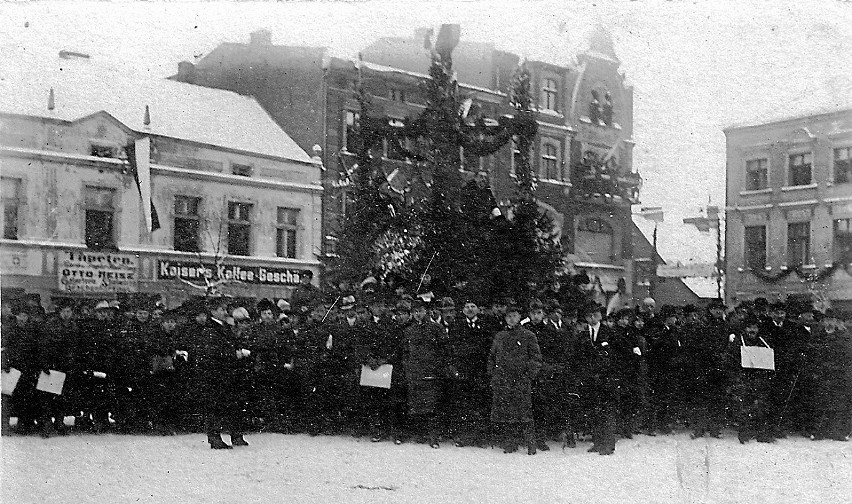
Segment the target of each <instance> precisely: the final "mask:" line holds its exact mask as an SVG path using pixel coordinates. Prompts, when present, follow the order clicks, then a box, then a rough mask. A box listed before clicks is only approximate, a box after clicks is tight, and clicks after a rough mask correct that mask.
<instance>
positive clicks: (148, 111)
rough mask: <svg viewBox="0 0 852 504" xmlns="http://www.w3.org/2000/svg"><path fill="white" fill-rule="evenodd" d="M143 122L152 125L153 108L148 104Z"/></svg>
mask: <svg viewBox="0 0 852 504" xmlns="http://www.w3.org/2000/svg"><path fill="white" fill-rule="evenodd" d="M142 123H143V124H144V125H145V126H150V125H151V109H150V108H148V105H145V117H144V118H143V119H142Z"/></svg>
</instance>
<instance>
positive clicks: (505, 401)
mask: <svg viewBox="0 0 852 504" xmlns="http://www.w3.org/2000/svg"><path fill="white" fill-rule="evenodd" d="M520 321H521V310H520V308H518V306H516V305H512V306H509V307H507V309H506V326H507V329H506V330H504V331H500V332H499V333H497V335H496V336H495V337H494V342H493V344H492V345H491V351H490V353H489V355H488V370H489V373H490V374H491V390H492V393H493V401H492V405H491V421H492V422H494V423H496V424H498V425H499V426H500V428H501V430H502V432H503V439H504V440H503V452H504V453H511V452H514V451H516V450H517V449H518V438H519V437H520V435H521V434H522V435H523V439H524V442H525V444H526V445H527V453H528V454H529V455H535V453H536V445H535V439H534V438H535V435H534V425H533V412H532V383H533V381H534V380H535V378H536V375H537V374H538V372H539V369H541V351H540V349H539V346H538V341H537V340H536V337H535V334H533V332H532V331H530V330H528V329H525V328H523V327H521V326H520V325H519V323H520Z"/></svg>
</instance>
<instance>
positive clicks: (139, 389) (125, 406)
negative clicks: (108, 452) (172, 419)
mask: <svg viewBox="0 0 852 504" xmlns="http://www.w3.org/2000/svg"><path fill="white" fill-rule="evenodd" d="M131 308H133V313H134V318H132V319H130V320H128V321H127V322H126V323H125V324H124V326H123V327H122V328H121V329H120V331H119V338H118V340H119V341H118V345H117V346H118V352H117V355H118V362H117V365H116V368H117V369H116V371H115V374H116V375H117V376H116V380H115V383H116V395H117V399H118V411H117V412H116V415H115V419H116V424H117V427H118V428H119V429H120V430H121V431H123V432H127V433H148V432H150V431H151V425H152V422H153V418H152V413H151V406H152V405H151V402H150V398H149V397H148V396H147V395H146V392H147V391H148V390H149V385H150V384H149V383H147V382H148V381H149V380H150V377H151V373H152V367H151V362H152V361H151V357H152V356H153V352H152V345H151V343H152V341H153V340H154V332H155V329H156V328H155V327H154V324H153V322H152V321H151V311H152V310H153V308H154V304H153V303H152V302H151V301H150V300H148V299H144V298H139V299H137V300H136V301H135V302H134V303H133V305H132V306H131Z"/></svg>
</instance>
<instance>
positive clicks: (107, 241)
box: [0, 61, 322, 306]
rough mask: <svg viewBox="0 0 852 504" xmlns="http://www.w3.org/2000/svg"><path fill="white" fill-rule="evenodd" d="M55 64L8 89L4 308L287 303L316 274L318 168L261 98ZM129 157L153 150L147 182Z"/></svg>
mask: <svg viewBox="0 0 852 504" xmlns="http://www.w3.org/2000/svg"><path fill="white" fill-rule="evenodd" d="M61 63H62V65H63V66H64V68H63V69H62V71H61V73H59V74H57V73H56V72H51V69H47V70H46V71H43V70H42V69H39V68H37V67H36V68H34V69H33V72H38V73H39V74H40V75H41V76H42V77H41V78H40V79H37V80H32V79H29V80H28V84H24V83H23V82H14V79H12V81H8V80H7V81H6V82H4V83H3V84H2V92H3V93H5V96H4V99H3V100H2V101H0V175H2V191H3V192H2V197H3V206H4V226H3V238H2V240H0V260H2V262H0V273H2V278H0V282H2V290H3V298H4V300H8V299H11V298H15V297H19V296H21V295H23V294H24V293H31V292H34V293H38V294H40V295H41V296H42V300H43V301H44V300H46V299H48V300H49V299H56V298H61V297H75V298H97V299H102V298H106V299H112V298H115V297H121V296H122V295H123V294H133V293H147V294H160V295H161V296H162V297H163V298H164V299H165V301H166V302H167V304H168V305H169V306H174V305H177V304H179V303H180V302H181V301H183V300H186V299H187V298H190V297H193V296H199V295H204V294H205V293H206V290H205V288H206V286H208V285H210V284H213V283H217V282H218V284H219V290H220V291H221V292H222V293H224V294H227V295H232V296H245V297H258V298H259V297H268V298H281V297H288V296H289V293H290V292H291V290H292V289H293V288H294V286H295V285H297V284H298V283H299V279H300V277H301V275H302V274H303V273H304V272H305V271H306V270H310V271H311V272H313V273H314V274H315V276H318V275H316V274H317V273H319V267H320V263H319V261H318V258H317V254H319V250H320V244H321V230H320V219H321V215H322V186H321V184H320V178H321V176H320V174H321V169H322V166H321V163H320V162H319V161H318V160H315V159H312V158H311V157H310V156H308V155H307V153H305V151H304V150H302V149H300V148H299V147H298V146H297V145H296V144H295V143H294V142H293V141H292V139H290V137H288V136H287V135H286V134H285V133H284V132H283V131H282V130H281V129H280V128H279V127H278V126H277V125H276V124H275V123H274V122H273V121H272V120H271V119H270V118H269V116H268V115H267V114H266V112H265V111H264V110H263V109H262V108H261V107H260V106H259V105H258V104H257V103H256V102H255V101H254V99H252V98H246V97H243V96H240V95H237V94H235V93H231V92H228V91H221V90H214V89H206V88H200V87H197V86H192V85H189V84H183V83H179V82H174V81H168V80H165V79H157V80H150V79H141V80H140V79H135V80H134V79H128V78H127V77H125V76H123V75H119V74H118V73H117V72H110V71H109V70H105V69H97V68H94V67H93V66H92V65H91V64H90V63H89V62H88V61H68V62H66V61H61ZM22 74H23V75H20V76H19V77H21V78H24V80H27V79H26V71H24V72H22ZM45 74H46V75H47V77H45V76H44V75H45ZM140 141H141V142H140ZM146 142H149V143H146ZM129 145H136V146H145V145H150V148H149V151H148V152H140V153H139V154H140V155H139V156H136V157H134V159H136V158H139V159H149V161H150V164H149V170H145V169H144V166H142V165H139V166H137V165H136V164H135V163H134V164H131V163H130V162H129V159H128V154H130V155H132V150H131V152H130V153H128V149H127V146H129ZM137 148H138V147H137ZM143 164H144V163H143ZM148 173H149V175H148ZM137 178H138V179H139V183H138V184H137ZM148 187H150V201H151V202H152V204H153V207H154V208H155V209H156V213H157V217H158V220H159V229H155V230H153V231H150V224H151V223H150V222H149V221H148V220H147V219H146V218H145V214H146V210H147V209H146V207H145V206H143V204H142V198H141V197H140V193H143V194H144V193H146V192H147V190H148ZM140 188H141V189H140ZM45 304H48V303H45Z"/></svg>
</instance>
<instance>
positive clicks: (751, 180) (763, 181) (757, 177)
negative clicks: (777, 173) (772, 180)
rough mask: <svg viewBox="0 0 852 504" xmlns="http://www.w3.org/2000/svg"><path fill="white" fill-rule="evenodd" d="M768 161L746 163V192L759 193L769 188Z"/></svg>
mask: <svg viewBox="0 0 852 504" xmlns="http://www.w3.org/2000/svg"><path fill="white" fill-rule="evenodd" d="M768 174H769V172H768V170H767V160H766V159H751V160H749V161H746V191H759V190H760V189H766V188H767V187H768V186H769V178H768V177H769V175H768Z"/></svg>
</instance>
